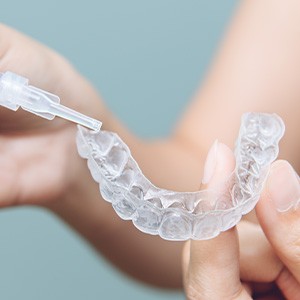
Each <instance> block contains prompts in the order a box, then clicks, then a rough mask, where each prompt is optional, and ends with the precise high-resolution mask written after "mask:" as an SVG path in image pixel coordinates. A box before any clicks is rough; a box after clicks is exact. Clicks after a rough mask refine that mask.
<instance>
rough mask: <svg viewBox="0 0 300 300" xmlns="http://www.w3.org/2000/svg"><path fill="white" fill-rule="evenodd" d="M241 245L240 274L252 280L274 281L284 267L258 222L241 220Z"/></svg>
mask: <svg viewBox="0 0 300 300" xmlns="http://www.w3.org/2000/svg"><path fill="white" fill-rule="evenodd" d="M237 229H238V233H239V245H240V276H241V279H242V280H245V281H250V282H273V281H275V279H276V278H277V277H278V275H279V274H280V272H281V271H282V269H283V264H282V262H281V260H280V259H279V258H278V257H277V255H276V254H275V252H274V250H273V248H272V246H271V245H270V243H269V241H268V240H267V238H266V236H265V234H264V232H263V230H262V229H261V227H260V226H259V225H258V224H254V223H252V222H248V221H241V222H240V223H239V224H238V225H237Z"/></svg>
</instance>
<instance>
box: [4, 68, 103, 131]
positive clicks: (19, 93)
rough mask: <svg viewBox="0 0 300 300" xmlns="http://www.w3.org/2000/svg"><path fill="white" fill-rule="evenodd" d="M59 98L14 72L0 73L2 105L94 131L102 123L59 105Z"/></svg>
mask: <svg viewBox="0 0 300 300" xmlns="http://www.w3.org/2000/svg"><path fill="white" fill-rule="evenodd" d="M59 102H60V99H59V97H58V96H56V95H53V94H51V93H48V92H46V91H43V90H41V89H38V88H36V87H34V86H30V85H28V79H27V78H24V77H22V76H20V75H17V74H15V73H12V72H5V73H0V105H2V106H5V107H6V108H9V109H12V110H15V111H16V110H17V109H18V108H19V107H20V106H21V107H22V108H23V109H24V110H27V111H29V112H31V113H34V114H36V115H38V116H40V117H43V118H46V119H48V120H52V119H54V117H55V116H59V117H61V118H64V119H67V120H69V121H72V122H75V123H77V124H80V125H82V126H85V127H87V128H90V129H92V130H94V131H99V130H100V128H101V125H102V123H101V122H100V121H97V120H95V119H92V118H90V117H87V116H85V115H83V114H80V113H78V112H76V111H75V110H72V109H70V108H68V107H66V106H63V105H61V104H59Z"/></svg>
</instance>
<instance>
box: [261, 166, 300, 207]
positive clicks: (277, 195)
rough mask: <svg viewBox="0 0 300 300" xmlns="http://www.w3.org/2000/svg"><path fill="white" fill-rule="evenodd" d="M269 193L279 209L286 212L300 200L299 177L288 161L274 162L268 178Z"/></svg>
mask: <svg viewBox="0 0 300 300" xmlns="http://www.w3.org/2000/svg"><path fill="white" fill-rule="evenodd" d="M267 188H268V191H269V195H270V197H271V199H272V201H273V203H274V204H275V207H276V209H277V211H279V212H286V211H288V210H289V209H291V208H293V207H295V208H296V206H297V205H298V203H299V201H300V183H299V177H298V175H297V174H296V172H295V171H294V169H293V167H292V166H291V165H290V164H289V163H288V162H286V161H278V162H276V163H274V164H273V166H272V167H271V170H270V174H269V177H268V180H267Z"/></svg>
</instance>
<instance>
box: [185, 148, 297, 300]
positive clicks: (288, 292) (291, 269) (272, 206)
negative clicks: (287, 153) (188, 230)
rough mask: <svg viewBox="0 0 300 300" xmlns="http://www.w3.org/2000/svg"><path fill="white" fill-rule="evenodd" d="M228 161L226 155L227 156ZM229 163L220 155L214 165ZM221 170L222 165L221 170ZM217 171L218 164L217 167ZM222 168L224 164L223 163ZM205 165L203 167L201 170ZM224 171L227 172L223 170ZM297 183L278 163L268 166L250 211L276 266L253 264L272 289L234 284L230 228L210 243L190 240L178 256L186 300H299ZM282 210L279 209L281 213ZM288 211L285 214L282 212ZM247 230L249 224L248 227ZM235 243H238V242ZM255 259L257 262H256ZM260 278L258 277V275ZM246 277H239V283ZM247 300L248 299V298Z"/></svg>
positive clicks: (235, 256) (235, 247) (235, 249)
mask: <svg viewBox="0 0 300 300" xmlns="http://www.w3.org/2000/svg"><path fill="white" fill-rule="evenodd" d="M227 157H228V154H227ZM222 160H223V161H225V164H226V165H227V166H228V161H230V159H225V157H224V153H220V152H219V155H218V162H219V165H220V161H222ZM226 165H225V166H226ZM217 166H218V164H217ZM223 166H224V163H223ZM206 167H207V164H206V165H205V168H206ZM215 169H216V170H215V171H214V173H215V174H214V176H213V178H212V180H210V182H209V184H208V186H209V187H213V185H214V184H216V183H218V180H220V179H222V176H223V174H224V172H226V168H224V167H222V166H221V167H220V166H219V167H216V168H215ZM227 169H228V168H227ZM299 200H300V180H299V176H298V175H297V174H296V172H295V171H294V169H293V168H292V166H291V165H290V164H289V163H288V162H287V161H283V160H279V161H276V162H275V163H273V164H272V166H271V169H270V173H269V176H268V179H267V181H266V184H265V188H264V190H263V192H262V195H261V199H260V201H259V203H258V205H257V208H256V212H257V216H258V219H259V221H260V224H261V227H262V229H263V231H264V233H265V235H266V237H267V238H268V240H269V242H270V244H271V245H272V249H273V251H274V254H275V255H277V256H278V257H279V258H280V260H281V262H282V263H281V264H278V265H277V267H275V268H274V266H273V268H269V269H267V270H264V268H265V264H264V263H261V261H260V262H259V263H255V262H254V261H252V263H254V264H255V268H257V273H265V274H266V273H268V274H269V276H273V277H274V279H273V281H274V282H275V283H276V285H277V291H276V290H275V289H274V287H275V286H274V285H273V286H272V285H271V286H268V285H265V286H264V287H263V286H261V287H260V290H258V289H257V288H256V289H255V285H253V284H251V283H249V282H246V283H245V282H244V283H242V282H241V280H240V273H241V272H242V270H241V269H240V267H239V265H240V264H241V265H242V264H243V262H242V261H239V246H241V247H243V246H244V245H243V244H242V243H240V244H241V245H239V237H238V235H237V231H236V230H235V228H233V229H231V230H228V231H227V232H225V233H221V234H220V235H219V236H218V237H217V238H215V239H212V240H210V241H190V242H188V243H186V245H185V248H184V252H183V271H184V285H185V291H186V295H187V298H188V299H189V300H196V299H197V300H199V299H224V300H226V299H228V300H229V299H230V300H232V299H235V300H247V299H261V300H262V299H265V300H267V299H269V300H271V299H273V300H276V299H282V297H284V299H289V300H293V299H295V300H296V299H299V298H300V256H299V253H300V245H299V240H300V238H299V237H300V224H299V223H300V221H299V214H300V211H299V203H298V202H299ZM283 208H284V210H283ZM287 208H289V209H287ZM248 225H249V224H248ZM240 242H241V240H240ZM257 258H258V260H260V259H259V257H257ZM262 276H264V275H263V274H262ZM245 278H246V276H245V275H244V279H245ZM253 292H254V294H253V298H252V297H251V296H250V295H251V294H252V293H253Z"/></svg>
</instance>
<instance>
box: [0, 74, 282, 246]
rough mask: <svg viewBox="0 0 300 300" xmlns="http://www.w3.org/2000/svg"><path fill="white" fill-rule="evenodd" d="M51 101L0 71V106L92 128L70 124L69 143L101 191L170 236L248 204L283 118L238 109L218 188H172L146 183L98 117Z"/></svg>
mask: <svg viewBox="0 0 300 300" xmlns="http://www.w3.org/2000/svg"><path fill="white" fill-rule="evenodd" d="M59 101H60V100H59V97H58V96H56V95H53V94H50V93H48V92H46V91H43V90H41V89H38V88H36V87H33V86H30V85H28V79H26V78H24V77H22V76H19V75H17V74H14V73H12V72H5V73H0V105H2V106H5V107H7V108H9V109H12V110H15V111H16V110H17V109H18V108H19V107H22V108H23V109H25V110H27V111H29V112H31V113H34V114H36V115H38V116H41V117H43V118H46V119H49V120H52V119H53V118H54V117H55V116H59V117H62V118H64V119H67V120H70V121H73V122H76V123H78V124H80V125H83V126H85V127H87V128H90V129H92V130H93V131H92V130H88V129H85V128H83V127H80V126H79V127H78V133H77V148H78V152H79V154H80V155H81V156H82V157H83V158H86V159H87V164H88V167H89V169H90V171H91V174H92V176H93V178H94V180H95V181H97V182H98V183H99V186H100V192H101V195H102V197H103V198H104V199H105V200H106V201H108V202H111V204H112V207H113V208H114V210H115V211H116V213H117V214H118V215H119V216H120V217H121V218H122V219H124V220H132V222H133V224H134V225H135V226H136V227H137V228H138V229H139V230H141V231H143V232H145V233H148V234H153V235H157V234H159V235H160V236H161V237H162V238H164V239H167V240H174V241H180V240H187V239H198V240H200V239H209V238H213V237H215V236H217V235H218V234H219V233H220V232H221V231H225V230H227V229H229V228H231V227H233V226H234V225H236V224H237V223H238V222H239V220H240V219H241V217H242V215H244V214H246V213H248V212H249V211H251V210H252V209H253V208H254V206H255V205H256V203H257V201H258V199H259V196H260V193H261V191H262V188H263V184H264V181H265V179H266V176H267V173H268V170H269V166H270V164H271V162H273V161H274V160H275V159H276V157H277V155H278V143H279V140H280V139H281V137H282V136H283V133H284V124H283V122H282V120H281V119H280V118H279V117H278V116H277V115H275V114H265V113H246V114H244V115H243V117H242V122H241V127H240V132H239V136H238V138H237V141H236V147H235V157H236V167H235V171H234V172H233V173H232V174H231V176H229V178H227V179H226V181H225V182H223V184H222V185H220V186H222V188H221V189H218V188H215V189H214V190H201V191H198V192H174V191H170V190H165V189H160V188H158V187H156V186H154V185H153V184H152V183H151V182H150V181H149V180H148V179H147V178H146V177H145V176H144V175H143V173H142V172H141V170H140V168H139V166H138V164H137V163H136V161H135V160H134V159H133V157H132V155H131V153H130V150H129V148H128V147H127V145H126V144H125V143H124V142H123V141H122V140H121V139H120V137H119V136H118V135H117V134H115V133H112V132H109V131H100V127H101V124H102V123H101V122H100V121H97V120H95V119H92V118H90V117H87V116H85V115H82V114H80V113H78V112H76V111H74V110H71V109H69V108H67V107H65V106H63V105H60V104H59ZM224 183H225V186H226V190H224Z"/></svg>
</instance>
